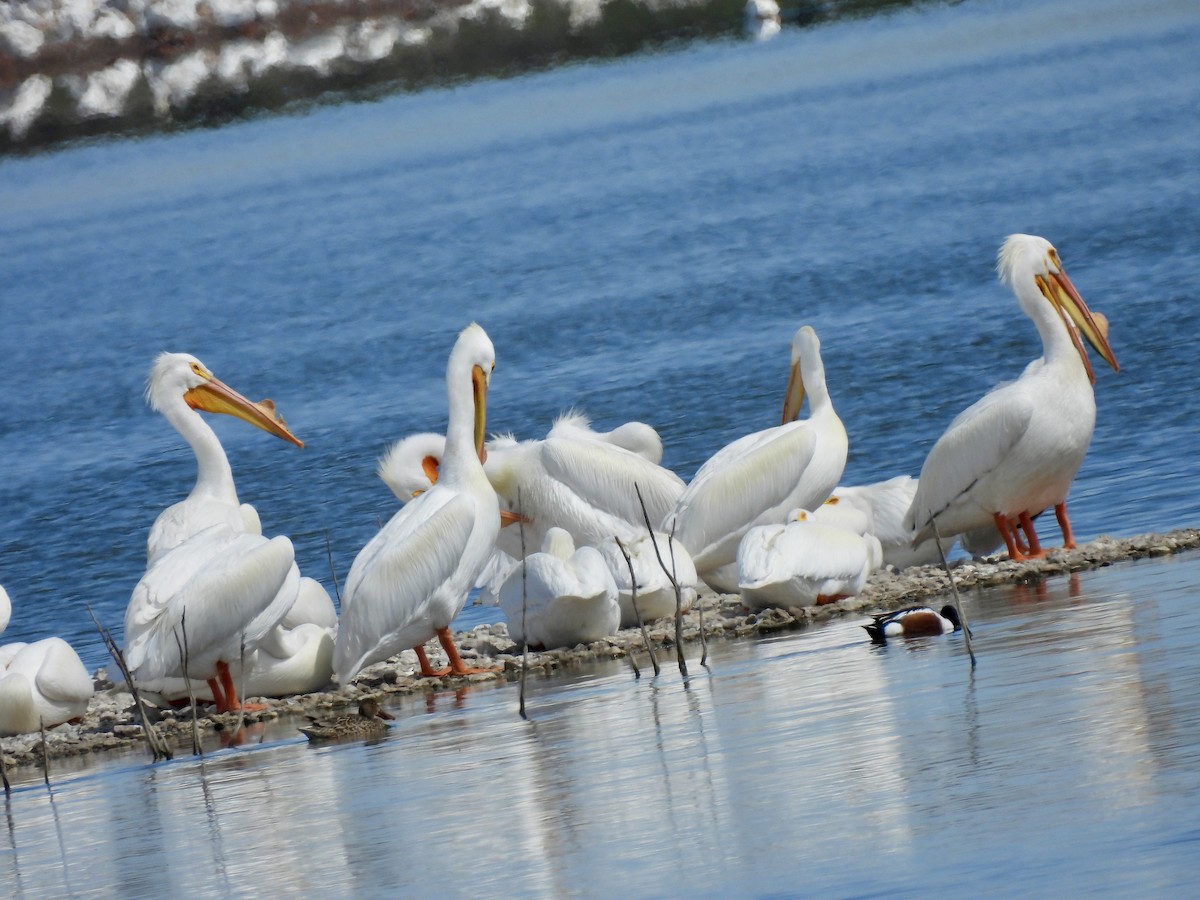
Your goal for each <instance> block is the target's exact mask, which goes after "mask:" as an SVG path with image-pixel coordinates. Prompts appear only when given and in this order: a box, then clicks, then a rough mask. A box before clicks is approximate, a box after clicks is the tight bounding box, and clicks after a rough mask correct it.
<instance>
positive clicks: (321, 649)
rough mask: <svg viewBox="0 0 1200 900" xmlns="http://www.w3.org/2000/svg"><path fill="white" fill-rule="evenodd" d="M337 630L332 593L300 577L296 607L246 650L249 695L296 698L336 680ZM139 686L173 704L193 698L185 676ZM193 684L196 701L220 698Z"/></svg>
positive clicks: (203, 686)
mask: <svg viewBox="0 0 1200 900" xmlns="http://www.w3.org/2000/svg"><path fill="white" fill-rule="evenodd" d="M190 633H191V631H190V626H189V634H190ZM336 634H337V611H336V610H335V609H334V606H333V601H332V600H331V599H330V598H329V593H328V592H327V591H326V590H325V588H323V587H322V586H321V585H320V583H318V582H316V581H314V580H313V579H311V578H301V579H300V588H299V592H298V594H297V596H296V601H295V603H293V604H292V608H291V609H290V610H288V612H287V614H286V615H285V616H284V617H283V619H282V620H281V621H280V622H279V624H278V625H276V626H275V627H274V628H272V629H271V630H270V631H268V632H267V633H266V634H265V635H263V637H262V639H261V640H260V641H258V643H257V645H256V646H255V647H254V649H253V650H251V651H248V652H247V655H246V675H245V685H246V696H247V697H292V696H295V695H296V694H308V693H311V692H313V691H316V690H319V689H321V688H323V687H325V685H327V684H329V683H330V681H332V680H333V641H334V637H335V636H336ZM189 643H190V638H189ZM240 649H241V648H240V647H239V651H240ZM138 686H139V687H140V688H141V689H142V690H143V691H153V692H155V693H157V694H159V695H160V696H161V697H162V698H163V700H165V701H168V702H172V703H174V702H177V701H180V700H186V699H187V696H188V685H187V682H186V681H184V679H183V677H182V676H170V675H169V676H167V677H165V678H162V679H160V680H158V681H139V682H138ZM191 687H192V693H193V694H194V695H195V697H196V699H197V700H203V701H211V700H216V699H217V698H216V696H215V695H214V694H213V692H212V691H211V690H206V689H205V687H206V686H205V685H203V684H196V683H193V684H192V686H191Z"/></svg>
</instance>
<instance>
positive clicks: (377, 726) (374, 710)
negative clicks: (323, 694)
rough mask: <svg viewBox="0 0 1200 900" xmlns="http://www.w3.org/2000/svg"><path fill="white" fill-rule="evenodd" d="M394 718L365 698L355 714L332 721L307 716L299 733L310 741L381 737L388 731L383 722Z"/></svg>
mask: <svg viewBox="0 0 1200 900" xmlns="http://www.w3.org/2000/svg"><path fill="white" fill-rule="evenodd" d="M395 718H396V717H395V716H393V715H392V714H391V713H387V712H384V711H383V710H382V709H380V707H379V700H378V699H376V698H375V697H365V698H363V699H362V700H360V701H359V703H358V712H357V713H356V714H354V715H347V716H337V717H335V718H332V719H317V718H315V717H313V716H309V720H310V721H309V724H308V725H303V726H301V728H300V731H301V732H303V734H304V736H305V737H307V738H308V739H309V740H310V741H338V740H355V739H358V738H374V737H382V736H383V735H385V734H387V730H388V727H387V723H386V722H384V721H383V720H384V719H395Z"/></svg>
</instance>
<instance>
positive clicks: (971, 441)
mask: <svg viewBox="0 0 1200 900" xmlns="http://www.w3.org/2000/svg"><path fill="white" fill-rule="evenodd" d="M1033 413H1034V404H1033V403H1032V402H1030V401H1029V400H1028V398H1026V397H1025V395H1024V393H1023V392H1022V391H1021V390H1020V389H1019V385H1018V383H1016V382H1013V383H1009V384H1006V385H1004V386H1003V387H1001V388H998V389H996V390H993V391H991V392H989V393H987V394H985V395H984V396H983V397H981V398H980V399H979V400H978V401H977V402H976V403H974V404H972V405H971V406H969V407H967V408H966V409H965V410H963V411H962V413H960V414H959V415H958V416H957V417H956V418H955V419H954V421H953V422H951V423H950V427H949V428H947V429H946V432H945V434H943V435H942V436H941V437H940V438H938V440H937V443H936V444H934V445H933V449H932V450H930V451H929V456H927V457H926V459H925V464H924V465H923V466H922V467H921V477H920V478H919V479H918V481H917V491H916V494H915V495H914V497H913V501H912V506H910V507H909V510H908V514H907V515H906V516H905V517H904V527H905V528H906V529H909V530H914V531H915V532H916V539H917V540H923V539H925V538H928V537H930V536H931V535H932V534H933V529H932V528H931V527H930V525H929V523H930V521H931V519H933V518H934V517H936V516H939V515H941V514H942V512H944V511H945V510H946V509H947V508H948V507H950V506H951V505H952V504H954V503H955V502H957V501H958V500H959V499H960V498H962V497H963V496H964V495H965V494H967V493H968V492H969V491H970V490H971V489H972V488H973V487H974V486H975V484H976V483H977V482H978V481H979V479H980V478H982V477H983V476H984V475H986V474H987V473H989V472H991V471H992V470H993V469H995V468H996V467H997V466H998V465H999V464H1000V462H1001V461H1002V460H1003V459H1004V458H1005V456H1007V455H1008V453H1009V452H1010V451H1011V450H1012V448H1013V447H1014V446H1015V445H1016V443H1017V441H1019V440H1020V439H1021V436H1022V435H1024V434H1025V432H1026V430H1027V429H1028V427H1029V422H1030V420H1031V419H1032V418H1033Z"/></svg>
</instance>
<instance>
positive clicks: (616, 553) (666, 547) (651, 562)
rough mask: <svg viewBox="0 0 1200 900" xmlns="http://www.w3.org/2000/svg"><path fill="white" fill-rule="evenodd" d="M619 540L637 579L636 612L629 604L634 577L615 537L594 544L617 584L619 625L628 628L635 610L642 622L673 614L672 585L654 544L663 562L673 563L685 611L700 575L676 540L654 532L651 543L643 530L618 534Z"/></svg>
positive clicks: (673, 592)
mask: <svg viewBox="0 0 1200 900" xmlns="http://www.w3.org/2000/svg"><path fill="white" fill-rule="evenodd" d="M621 543H622V544H623V545H624V547H625V552H626V553H628V554H629V559H630V562H632V563H633V575H634V579H635V580H636V583H637V612H634V608H633V585H634V581H631V580H630V577H629V563H626V562H625V557H624V555H622V553H621V549H620V548H619V547H618V546H617V542H616V540H615V538H608V539H606V540H604V541H601V542H600V543H599V544H598V545H597V549H598V550H599V551H600V555H601V556H603V557H604V564H605V565H606V566H608V571H609V572H611V573H612V576H613V580H614V581H615V582H616V584H617V602H618V603H620V604H621V627H622V628H628V627H629V626H631V625H637V624H638V613H640V614H641V621H642V622H653V621H654V620H655V619H661V618H664V617H665V616H673V615H675V588H674V587H672V586H671V581H670V579H669V578H668V577H667V574H666V572H664V571H663V567H662V565H661V564H660V563H659V561H658V556H657V555H656V554H655V547H656V546H657V548H658V553H659V554H661V555H662V560H663V562H664V563H666V564H667V566H668V567H669V566H671V564H672V560H673V561H674V565H675V573H674V574H675V581H676V582H677V583H678V584H679V587H680V589H681V590H680V604H681V606H682V608H683V609H684V610H685V611H686V610H687V609H689V608H690V607H691V605H692V603H693V602H694V601H695V599H696V585H697V584H699V582H700V578H699V576H698V575H697V574H696V566H695V564H694V563H693V562H692V557H691V555H690V554H689V553H688V552H687V550H685V549H684V546H683V544H681V543H680V542H679V541H678V540H671V539H670V538H668V537H667V535H665V534H663V533H661V532H658V531H656V532H654V536H653V543H651V536H650V535H649V534H647V533H646V532H645V531H643V532H642V533H641V534H639V535H634V536H632V537H622V538H621Z"/></svg>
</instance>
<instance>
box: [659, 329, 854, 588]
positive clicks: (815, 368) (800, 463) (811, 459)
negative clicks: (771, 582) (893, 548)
mask: <svg viewBox="0 0 1200 900" xmlns="http://www.w3.org/2000/svg"><path fill="white" fill-rule="evenodd" d="M806 391H807V393H808V398H809V399H808V403H809V412H810V414H809V417H808V418H807V419H804V420H802V421H794V420H795V418H796V416H797V415H798V414H799V412H800V406H801V404H802V402H803V400H804V396H805V392H806ZM846 450H847V440H846V429H845V428H843V427H842V421H841V419H839V418H838V416H837V413H836V412H834V409H833V403H832V401H831V400H830V399H829V392H828V391H827V390H826V387H825V367H824V366H823V365H822V363H821V343H820V341H818V340H817V333H816V332H815V331H814V330H813V329H812V328H811V327H809V326H808V325H805V326H804V327H802V328H800V329H799V330H798V331H797V332H796V334H795V336H794V337H793V338H792V367H791V378H790V380H789V382H788V390H787V395H786V397H785V399H784V404H783V424H782V425H776V426H775V427H774V428H767V429H765V430H763V431H757V432H754V433H753V434H748V435H746V436H745V437H742V438H739V439H738V440H736V441H734V442H733V443H732V444H729V445H727V446H726V447H724V448H722V449H721V450H719V451H718V452H717V453H716V455H715V456H713V457H712V458H711V459H709V461H708V462H706V463H705V464H704V465H703V466H701V467H700V470H699V471H698V472H697V473H696V477H695V478H693V479H692V481H691V484H689V485H688V486H687V489H686V490H685V491H684V492H683V496H682V497H680V498H679V502H678V504H676V507H675V509H674V511H673V512H672V513H671V514H670V515H669V516H668V517H667V518H666V519H665V520H664V521H663V525H662V529H661V530H662V531H664V532H668V533H670V532H671V530H672V524H673V523H674V524H675V531H674V533H675V537H676V538H677V539H678V540H679V542H680V543H681V544H683V546H684V547H686V548H687V549H688V551H689V552H690V553H691V555H692V560H693V562H694V563H695V565H696V571H697V572H699V573H700V577H701V578H706V575H707V574H708V573H711V572H714V571H716V570H718V569H720V568H721V567H723V566H726V565H728V564H729V563H732V562H734V561H735V560H736V559H737V552H738V544H739V543H741V540H742V537H743V535H745V534H746V532H747V531H749V530H750V529H751V528H753V527H754V526H756V525H769V524H779V525H781V524H783V522H784V521H785V520H786V519H787V515H788V513H789V512H790V511H791V510H793V509H797V508H804V509H811V508H813V507H815V506H819V505H820V504H822V503H824V502H825V500H826V499H827V498H828V497H829V494H830V492H831V491H832V490H833V489H834V488H835V487H836V486H837V483H838V479H839V478H841V477H842V469H843V468H844V467H845V465H846ZM706 580H707V579H706Z"/></svg>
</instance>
